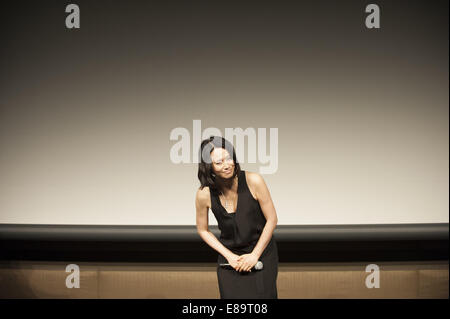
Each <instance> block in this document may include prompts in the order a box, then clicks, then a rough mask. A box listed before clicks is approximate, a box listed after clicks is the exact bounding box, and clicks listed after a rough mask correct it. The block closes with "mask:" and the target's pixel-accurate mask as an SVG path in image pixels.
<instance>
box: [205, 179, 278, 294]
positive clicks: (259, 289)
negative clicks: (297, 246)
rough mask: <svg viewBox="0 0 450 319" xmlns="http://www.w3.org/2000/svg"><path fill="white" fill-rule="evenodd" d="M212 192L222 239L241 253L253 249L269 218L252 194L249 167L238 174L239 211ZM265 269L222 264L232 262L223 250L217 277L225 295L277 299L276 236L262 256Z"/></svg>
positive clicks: (246, 252) (214, 210)
mask: <svg viewBox="0 0 450 319" xmlns="http://www.w3.org/2000/svg"><path fill="white" fill-rule="evenodd" d="M210 194H211V210H212V212H213V213H214V216H215V217H216V219H217V223H218V227H219V229H220V231H221V234H220V238H219V241H220V242H221V243H222V244H223V245H224V246H225V247H227V248H228V249H229V250H231V251H232V252H233V253H235V254H237V255H243V254H248V253H251V252H252V250H253V248H254V247H255V246H256V243H257V242H258V240H259V237H260V235H261V233H262V230H263V228H264V225H265V224H266V218H265V216H264V214H263V213H262V210H261V207H260V205H259V202H258V201H257V200H256V199H255V198H254V197H253V195H252V194H251V192H250V190H249V188H248V185H247V180H246V177H245V171H243V170H241V171H240V174H239V176H238V199H237V207H236V212H234V213H228V212H227V211H226V209H225V208H224V207H223V206H222V204H221V203H220V200H219V197H218V194H217V193H215V192H210ZM259 260H260V261H262V263H263V269H262V270H252V271H251V272H249V271H241V272H239V271H236V270H235V269H233V268H231V267H229V269H227V268H224V267H220V266H219V264H221V263H228V261H227V260H226V258H225V257H223V256H222V255H221V254H219V256H218V259H217V262H218V264H217V278H218V281H219V291H220V297H221V299H241V298H249V299H258V298H271V299H277V298H278V294H277V276H278V249H277V244H276V241H275V238H274V236H272V238H271V240H270V242H269V243H268V244H267V246H266V248H265V250H264V252H263V253H262V255H261V256H260V258H259Z"/></svg>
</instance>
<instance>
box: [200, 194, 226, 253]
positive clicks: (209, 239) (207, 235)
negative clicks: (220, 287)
mask: <svg viewBox="0 0 450 319" xmlns="http://www.w3.org/2000/svg"><path fill="white" fill-rule="evenodd" d="M208 198H209V195H208V193H207V190H206V189H203V190H200V189H199V190H198V191H197V194H196V196H195V208H196V211H197V214H196V216H197V217H196V219H197V232H198V234H199V235H200V237H201V238H202V239H203V240H204V241H205V242H206V243H207V244H208V245H209V246H211V247H212V248H213V249H215V250H216V251H217V252H218V253H220V254H221V255H222V256H224V257H225V258H226V259H227V260H228V259H230V257H231V256H233V255H234V254H233V252H232V251H230V250H229V249H228V248H226V247H225V246H224V245H223V244H222V243H221V242H220V241H219V240H218V239H217V237H216V236H215V235H214V234H213V233H211V232H210V231H209V229H208V204H207V203H208Z"/></svg>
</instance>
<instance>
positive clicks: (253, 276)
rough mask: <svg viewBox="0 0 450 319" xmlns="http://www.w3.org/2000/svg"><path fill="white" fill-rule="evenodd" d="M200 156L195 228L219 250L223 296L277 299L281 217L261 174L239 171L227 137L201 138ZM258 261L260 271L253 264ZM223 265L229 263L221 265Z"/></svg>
mask: <svg viewBox="0 0 450 319" xmlns="http://www.w3.org/2000/svg"><path fill="white" fill-rule="evenodd" d="M199 156H200V161H199V166H198V178H199V180H200V184H201V185H200V188H199V189H198V191H197V194H196V199H195V205H196V211H197V215H196V216H197V217H196V219H197V231H198V233H199V235H200V237H201V238H202V239H203V240H204V241H205V242H206V243H207V244H208V245H209V246H211V247H212V248H213V249H215V250H216V251H217V252H218V253H219V256H218V266H217V278H218V281H219V291H220V297H221V298H222V299H225V298H226V299H228V298H236V299H237V298H251V299H255V298H274V299H276V298H278V293H277V285H276V281H277V275H278V249H277V245H276V242H275V238H274V237H273V231H274V229H275V227H276V225H277V222H278V218H277V214H276V211H275V207H274V205H273V203H272V199H271V196H270V193H269V190H268V189H267V186H266V184H265V182H264V180H263V178H262V177H261V175H259V174H257V173H252V172H247V171H243V170H241V169H240V166H239V163H238V162H237V160H236V152H235V151H234V147H233V146H232V145H231V143H230V142H229V141H227V140H226V139H224V138H223V137H218V136H211V137H210V138H209V139H206V140H204V141H202V143H201V146H200V152H199ZM209 208H211V210H212V212H213V213H214V216H215V217H216V219H217V222H218V226H219V229H220V231H221V234H220V238H219V239H217V238H216V236H214V234H213V233H211V232H210V231H209V230H208V210H209ZM258 261H261V262H262V263H263V269H262V270H255V269H254V268H253V267H254V266H255V265H256V263H257V262H258ZM225 263H228V264H229V265H230V266H229V267H223V266H220V264H225Z"/></svg>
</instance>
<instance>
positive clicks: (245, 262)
mask: <svg viewBox="0 0 450 319" xmlns="http://www.w3.org/2000/svg"><path fill="white" fill-rule="evenodd" d="M257 262H258V256H257V255H256V254H254V253H250V254H244V255H241V256H239V257H238V258H237V267H236V268H235V269H236V271H239V272H241V271H251V269H252V268H253V266H255V265H256V263H257Z"/></svg>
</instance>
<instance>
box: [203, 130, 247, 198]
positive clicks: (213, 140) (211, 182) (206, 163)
mask: <svg viewBox="0 0 450 319" xmlns="http://www.w3.org/2000/svg"><path fill="white" fill-rule="evenodd" d="M216 148H223V149H226V150H227V151H228V153H229V154H230V155H233V161H234V172H233V176H232V177H231V178H234V177H235V176H236V175H238V174H239V172H240V171H241V167H240V165H239V163H238V161H237V159H236V151H235V150H234V147H233V145H232V144H231V143H230V142H229V141H227V140H226V139H224V138H223V137H221V136H210V137H209V138H207V139H205V140H203V141H202V143H201V144H200V150H199V154H198V155H199V162H198V179H199V180H200V189H203V187H205V186H208V187H209V189H210V191H212V192H215V193H217V194H221V192H222V191H221V190H220V189H218V187H217V184H216V178H215V174H214V170H213V167H212V165H213V164H212V159H211V152H212V151H213V150H214V149H216Z"/></svg>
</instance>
